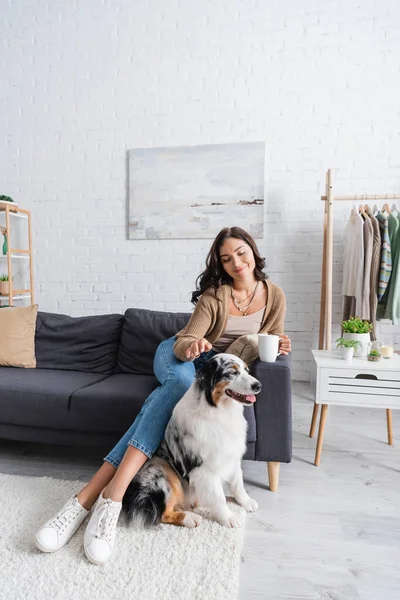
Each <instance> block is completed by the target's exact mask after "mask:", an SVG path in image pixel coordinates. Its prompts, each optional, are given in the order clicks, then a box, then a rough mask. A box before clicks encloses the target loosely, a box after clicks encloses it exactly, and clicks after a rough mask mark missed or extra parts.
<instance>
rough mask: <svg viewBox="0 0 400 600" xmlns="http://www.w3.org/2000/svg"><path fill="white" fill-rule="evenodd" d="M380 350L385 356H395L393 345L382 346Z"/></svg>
mask: <svg viewBox="0 0 400 600" xmlns="http://www.w3.org/2000/svg"><path fill="white" fill-rule="evenodd" d="M380 351H381V354H382V357H383V358H392V356H393V346H381V348H380Z"/></svg>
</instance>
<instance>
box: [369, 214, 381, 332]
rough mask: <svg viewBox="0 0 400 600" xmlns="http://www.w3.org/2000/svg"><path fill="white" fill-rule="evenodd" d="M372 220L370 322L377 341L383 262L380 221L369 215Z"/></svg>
mask: <svg viewBox="0 0 400 600" xmlns="http://www.w3.org/2000/svg"><path fill="white" fill-rule="evenodd" d="M369 217H370V219H371V224H372V229H373V232H374V236H373V242H372V260H371V282H370V295H369V306H370V317H369V320H370V322H371V323H372V332H371V339H372V340H376V309H377V306H378V282H379V271H380V262H381V244H382V242H381V230H380V228H379V221H378V219H376V217H374V216H373V215H372V214H369Z"/></svg>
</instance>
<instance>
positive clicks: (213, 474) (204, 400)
mask: <svg viewBox="0 0 400 600" xmlns="http://www.w3.org/2000/svg"><path fill="white" fill-rule="evenodd" d="M260 390H261V384H260V382H259V381H258V380H257V379H255V378H254V377H252V376H251V375H250V374H249V370H248V368H247V366H246V365H245V363H244V362H243V361H242V360H241V359H240V358H238V357H236V356H234V355H233V354H217V355H215V356H214V357H213V358H211V359H210V360H208V361H207V362H205V364H204V366H203V368H202V369H201V370H200V371H198V372H197V373H196V377H195V381H194V383H193V384H192V386H191V387H190V388H189V390H188V391H187V392H186V394H185V395H184V396H183V398H182V399H181V400H180V401H179V402H178V404H177V405H176V406H175V408H174V411H173V413H172V417H171V419H170V422H169V424H168V426H167V429H166V432H165V438H164V441H163V442H162V444H161V446H160V447H159V449H158V450H157V452H156V454H155V455H154V457H153V458H151V459H150V460H148V461H147V462H146V463H145V464H144V465H143V467H142V468H141V470H140V471H139V472H138V474H137V475H136V476H135V477H134V479H133V480H132V481H131V483H130V484H129V487H128V489H127V491H126V493H125V496H124V498H123V511H124V512H125V514H126V517H127V520H128V522H129V521H133V522H134V523H135V524H136V525H139V526H142V527H150V526H154V525H157V524H158V523H160V522H163V523H173V524H175V525H183V526H185V527H196V526H197V525H199V524H200V523H201V520H202V518H201V516H200V515H198V514H197V513H195V512H193V510H195V507H196V506H197V505H199V506H202V507H204V508H206V509H208V511H209V516H210V518H212V519H214V520H216V521H218V522H219V523H221V525H225V526H227V527H237V526H238V525H239V522H238V519H237V517H236V516H235V515H234V514H233V513H232V511H231V510H230V509H229V507H228V505H227V503H226V499H225V494H224V491H223V482H226V483H227V484H228V486H229V488H230V492H231V494H232V495H233V497H234V499H235V500H236V502H237V503H238V504H240V506H243V507H244V508H245V509H246V510H247V511H248V512H252V511H254V510H256V509H257V502H256V501H255V500H253V499H252V498H250V496H249V495H248V494H247V492H246V490H245V489H244V486H243V476H242V469H241V464H240V463H241V459H242V457H243V455H244V453H245V449H246V431H247V422H246V419H245V418H244V416H243V406H246V405H247V406H249V405H251V404H252V403H253V402H254V401H255V396H254V394H258V392H259V391H260ZM189 508H192V511H190V510H188V509H189Z"/></svg>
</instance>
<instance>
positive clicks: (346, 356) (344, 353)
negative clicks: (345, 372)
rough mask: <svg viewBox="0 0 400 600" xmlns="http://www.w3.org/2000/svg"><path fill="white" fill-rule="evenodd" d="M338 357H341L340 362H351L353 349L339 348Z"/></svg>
mask: <svg viewBox="0 0 400 600" xmlns="http://www.w3.org/2000/svg"><path fill="white" fill-rule="evenodd" d="M340 356H341V357H342V360H348V361H350V360H353V356H354V348H344V347H343V346H342V347H341V348H340Z"/></svg>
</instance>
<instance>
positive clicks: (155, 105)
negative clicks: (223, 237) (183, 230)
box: [0, 0, 400, 380]
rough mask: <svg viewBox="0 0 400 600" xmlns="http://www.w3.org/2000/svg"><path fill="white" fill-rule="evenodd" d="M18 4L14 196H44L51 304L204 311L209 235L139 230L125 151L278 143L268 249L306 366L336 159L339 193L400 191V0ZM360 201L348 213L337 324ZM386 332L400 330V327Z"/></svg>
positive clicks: (7, 132)
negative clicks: (145, 234)
mask: <svg viewBox="0 0 400 600" xmlns="http://www.w3.org/2000/svg"><path fill="white" fill-rule="evenodd" d="M4 4H5V3H3V14H2V19H1V22H0V37H1V51H0V52H1V53H0V75H1V77H0V80H1V93H0V103H1V104H0V106H1V111H0V114H1V119H0V144H1V146H2V152H1V164H0V193H3V194H8V195H11V196H13V197H14V198H15V199H16V200H17V201H19V203H20V204H21V205H23V206H24V207H26V208H28V209H31V210H32V213H33V226H34V247H35V281H36V286H35V287H36V297H37V300H38V302H39V304H40V308H41V309H42V310H49V311H56V312H65V313H68V314H71V315H82V314H93V313H103V312H112V311H114V312H122V311H124V310H125V309H126V308H127V307H129V306H137V307H148V308H152V309H161V310H164V309H165V310H187V309H190V304H189V300H188V299H189V294H190V292H191V290H192V289H193V286H194V281H195V278H196V276H197V275H198V273H199V272H200V270H201V269H202V266H203V262H204V258H205V255H206V252H207V250H208V247H209V241H208V240H201V241H193V240H174V241H148V242H143V241H129V240H127V225H126V223H127V199H126V177H127V170H126V151H127V150H128V149H129V148H134V147H146V146H166V145H184V144H209V143H222V142H237V141H257V140H265V141H266V142H267V146H268V159H267V171H266V186H267V206H266V214H265V217H266V224H265V239H264V240H263V241H261V243H260V244H259V246H260V249H261V251H262V253H263V254H264V255H265V256H266V257H267V263H268V269H267V270H268V273H269V275H270V276H271V279H272V280H273V281H275V282H276V283H278V284H279V285H281V286H282V287H283V289H284V290H285V291H286V294H287V298H288V314H287V321H286V332H287V333H288V334H289V335H290V336H291V337H292V339H293V347H294V352H293V377H294V378H295V379H303V380H307V379H308V378H309V376H310V367H311V362H310V356H309V352H308V351H309V348H310V347H312V346H314V347H315V346H316V344H317V339H318V324H319V293H320V271H321V248H322V217H323V205H322V203H321V201H320V200H319V197H320V195H321V194H322V193H324V179H325V171H326V169H327V168H329V167H334V168H336V169H337V172H336V179H337V189H338V192H340V193H357V192H359V193H375V192H382V191H392V190H393V191H396V192H399V188H400V137H399V95H400V72H399V56H400V8H399V4H398V2H397V0H381V1H380V2H378V1H377V0H369V1H365V2H359V1H355V0H346V1H344V0H318V1H317V0H310V1H307V2H303V3H300V2H298V1H297V0H286V1H285V0H269V1H266V0H213V1H211V0H203V1H202V2H190V1H188V2H182V1H179V0H169V2H165V1H162V0H148V1H146V2H143V1H139V0H125V1H124V0H102V1H101V2H100V1H99V0H84V1H78V0H71V1H68V0H65V1H56V0H47V1H45V0H25V1H23V0H13V2H8V3H7V6H5V5H4ZM349 209H350V206H348V205H347V206H343V205H342V206H338V207H337V209H336V210H335V212H336V214H335V235H334V243H335V253H334V259H335V264H334V322H335V329H334V333H333V335H334V336H335V335H336V333H338V332H339V329H338V325H339V322H340V312H341V298H340V295H339V292H340V281H341V264H340V260H341V254H342V250H343V249H342V246H341V239H342V235H343V230H344V226H345V220H346V215H347V213H348V211H349ZM233 224H234V223H229V219H228V217H227V225H233ZM381 331H382V334H383V335H385V336H387V338H388V339H393V340H394V341H395V342H396V343H397V344H398V345H400V328H398V327H397V328H395V327H393V326H392V325H382V327H381ZM334 339H335V337H334Z"/></svg>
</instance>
